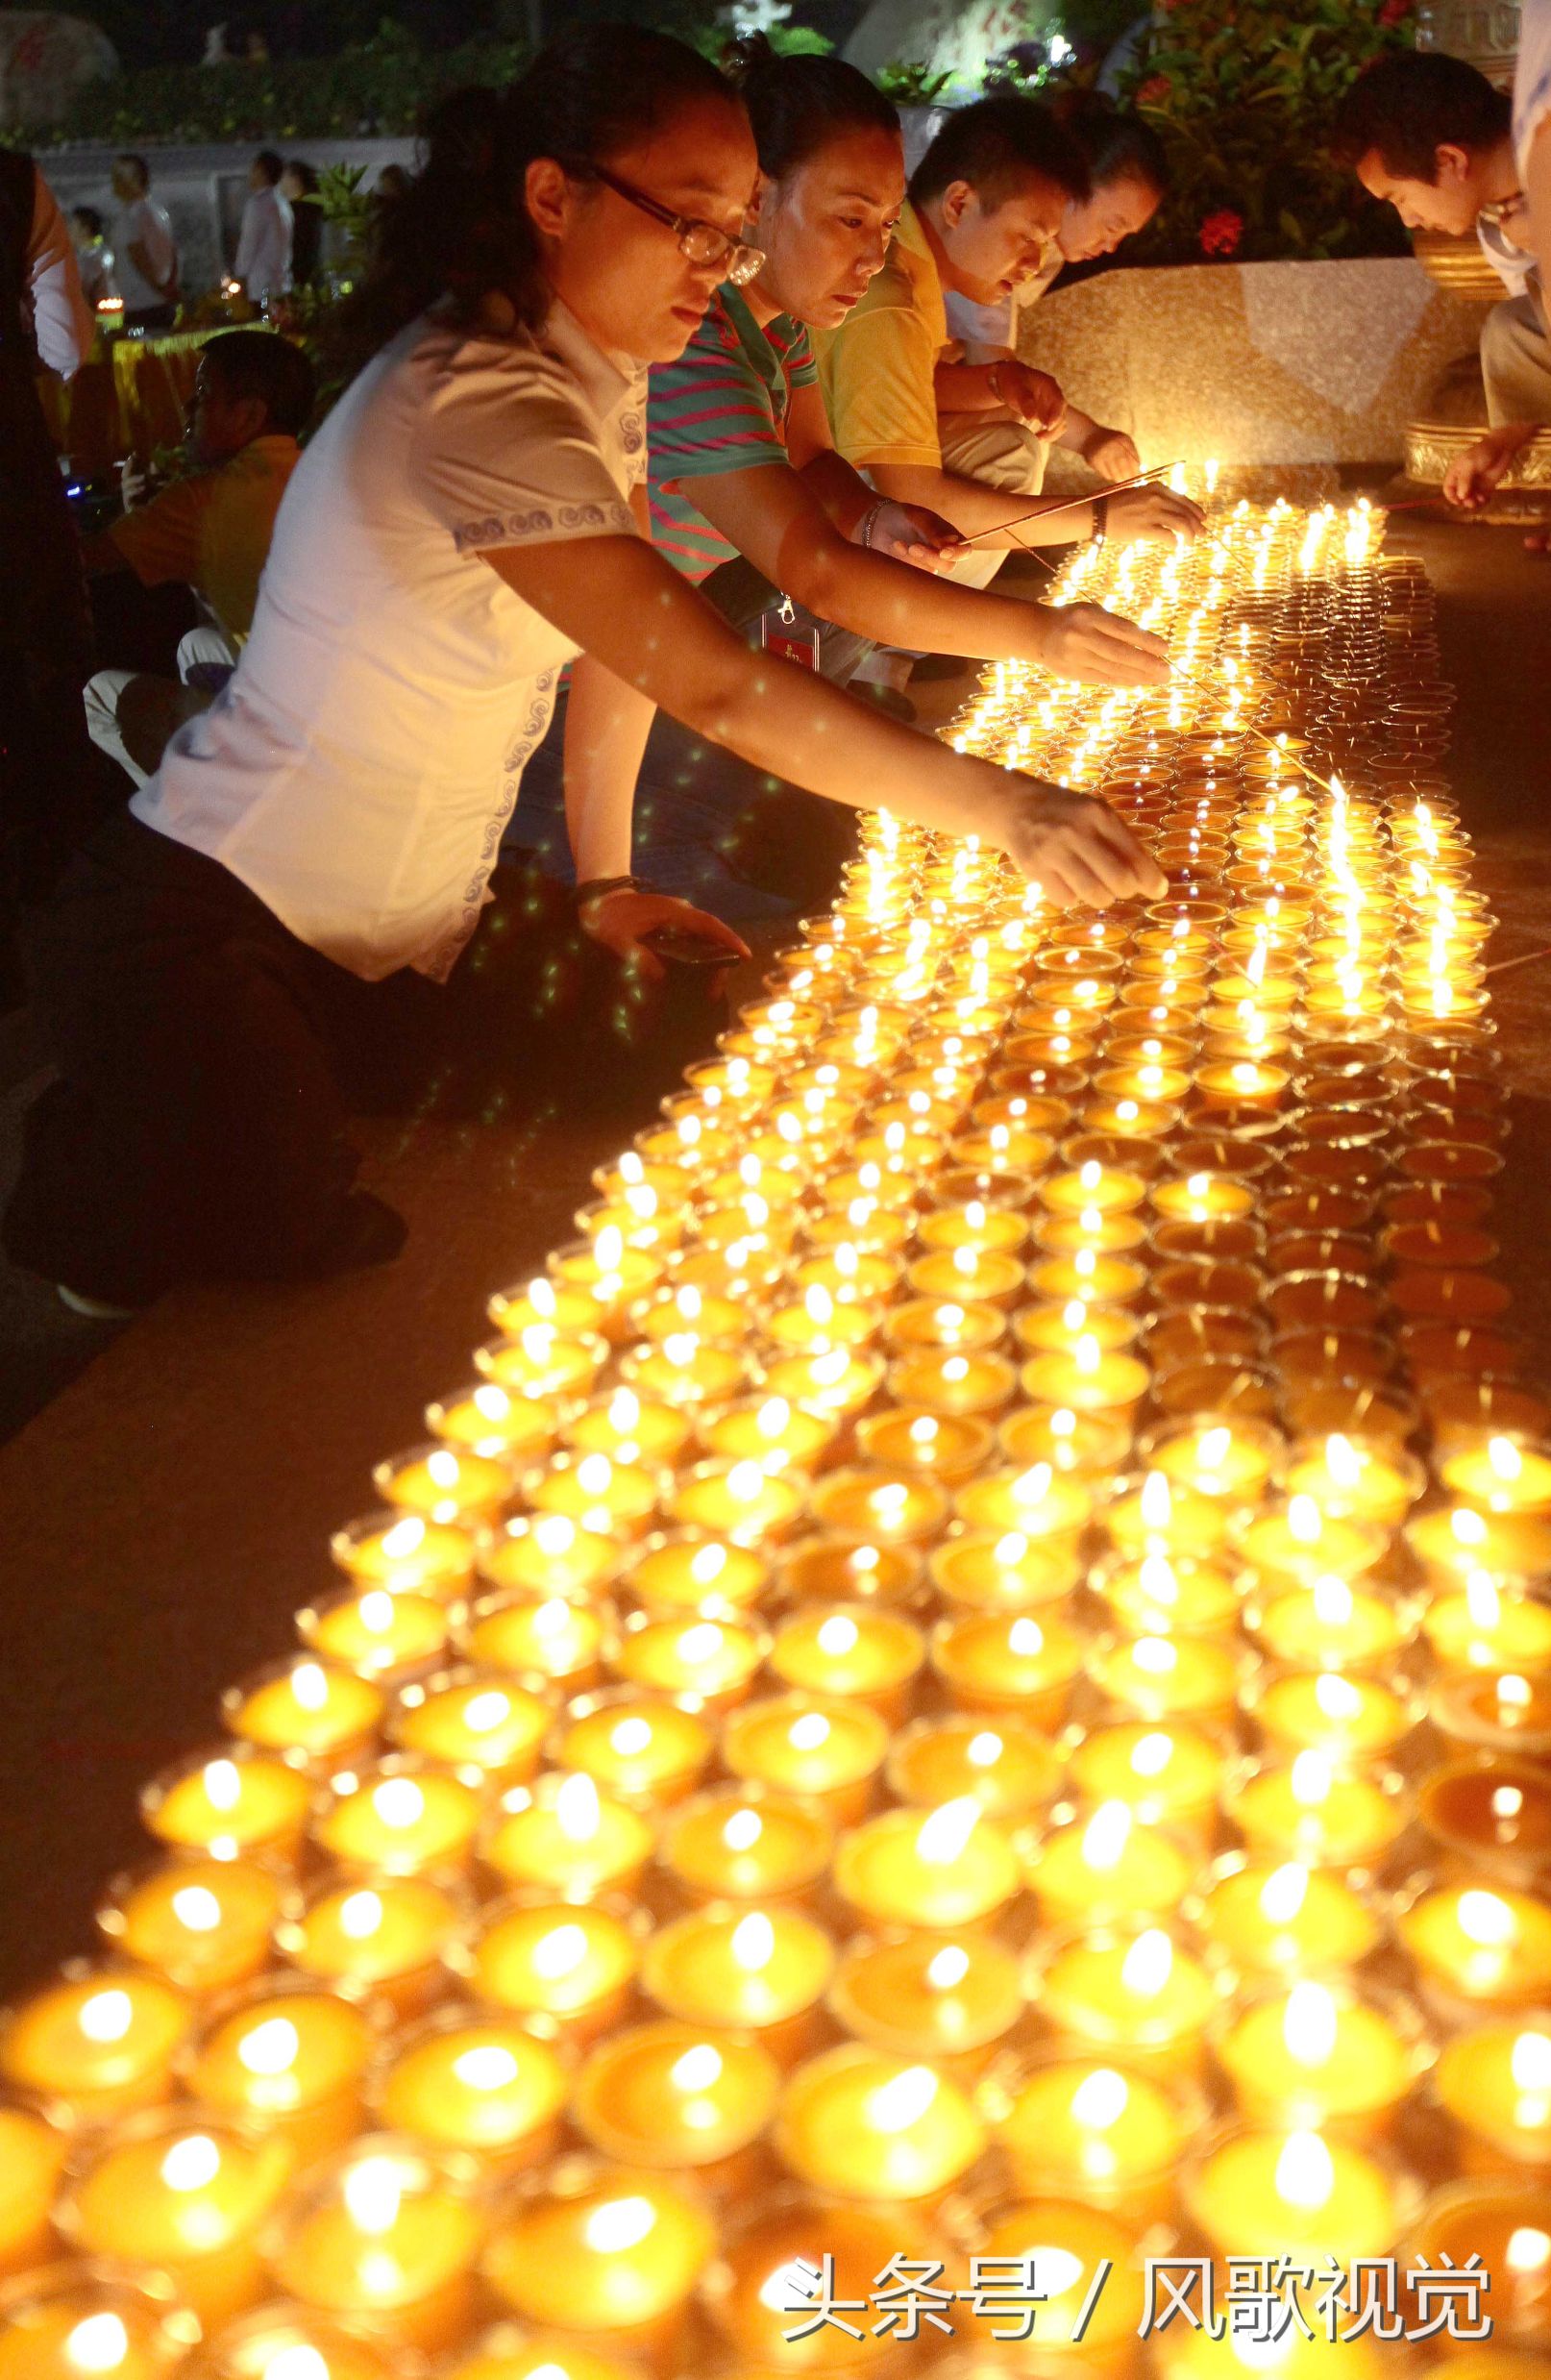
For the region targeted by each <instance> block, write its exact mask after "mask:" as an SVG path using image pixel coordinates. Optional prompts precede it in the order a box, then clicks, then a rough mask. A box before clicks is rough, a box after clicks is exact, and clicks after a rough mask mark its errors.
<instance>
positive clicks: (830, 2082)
mask: <svg viewBox="0 0 1551 2380" xmlns="http://www.w3.org/2000/svg"><path fill="white" fill-rule="evenodd" d="M984 2145H985V2132H984V2129H983V2127H982V2125H981V2122H980V2120H979V2118H978V2117H977V2116H976V2114H975V2112H974V2108H973V2106H972V2103H971V2101H970V2100H969V2099H968V2098H967V2097H966V2096H965V2095H964V2093H963V2092H962V2091H960V2090H959V2089H958V2088H957V2086H956V2085H955V2084H953V2083H952V2082H950V2081H948V2079H947V2077H946V2076H944V2075H941V2074H938V2073H936V2072H935V2071H934V2070H933V2069H932V2068H931V2067H929V2066H917V2065H911V2064H909V2063H907V2062H906V2060H904V2059H903V2058H899V2057H893V2056H890V2055H888V2054H887V2053H886V2052H884V2051H882V2050H877V2049H873V2048H870V2047H866V2046H860V2045H848V2046H846V2047H844V2048H840V2049H830V2050H826V2051H825V2053H824V2055H823V2056H821V2057H817V2058H810V2059H809V2060H808V2061H807V2062H806V2064H805V2065H803V2066H800V2067H799V2069H798V2070H797V2072H796V2073H795V2074H794V2075H793V2076H792V2078H791V2080H790V2082H789V2083H788V2084H787V2086H786V2090H785V2092H784V2094H783V2095H782V2099H781V2105H780V2110H779V2113H778V2115H777V2117H776V2120H775V2147H776V2151H777V2153H778V2155H779V2156H780V2158H781V2161H782V2163H783V2164H784V2165H785V2166H786V2167H787V2168H788V2169H789V2170H790V2171H792V2172H793V2173H795V2174H796V2175H797V2176H798V2178H799V2179H800V2180H801V2181H803V2182H805V2183H806V2184H807V2185H808V2186H809V2187H810V2188H811V2189H815V2190H822V2191H825V2192H829V2193H833V2194H835V2195H837V2196H839V2197H843V2198H902V2199H919V2198H934V2197H937V2196H939V2195H940V2194H942V2193H943V2192H944V2191H945V2190H948V2189H949V2188H950V2187H951V2186H952V2184H953V2183H955V2182H957V2181H958V2180H959V2179H960V2178H961V2177H962V2176H963V2175H964V2174H965V2173H967V2172H968V2170H969V2169H970V2168H971V2167H972V2165H973V2164H974V2162H975V2160H976V2159H977V2157H978V2156H979V2154H980V2152H981V2149H982V2148H983V2147H984Z"/></svg>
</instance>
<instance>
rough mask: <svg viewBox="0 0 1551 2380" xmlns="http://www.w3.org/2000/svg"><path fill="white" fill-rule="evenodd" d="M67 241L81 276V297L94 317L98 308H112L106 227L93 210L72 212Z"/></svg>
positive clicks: (114, 289)
mask: <svg viewBox="0 0 1551 2380" xmlns="http://www.w3.org/2000/svg"><path fill="white" fill-rule="evenodd" d="M70 237H71V239H72V240H73V241H74V243H75V260H76V265H77V267H78V269H79V271H80V274H81V294H82V296H83V297H84V298H85V299H86V304H87V305H88V306H89V307H90V309H91V310H92V312H93V314H95V313H96V311H97V310H98V308H99V307H101V306H111V305H112V303H113V302H114V300H115V299H116V298H117V296H118V284H117V282H116V281H115V280H114V279H113V252H112V250H111V248H110V247H109V245H108V226H107V224H106V223H105V222H104V220H103V218H102V216H101V215H100V214H99V213H98V212H97V210H96V208H95V207H72V208H71V210H70Z"/></svg>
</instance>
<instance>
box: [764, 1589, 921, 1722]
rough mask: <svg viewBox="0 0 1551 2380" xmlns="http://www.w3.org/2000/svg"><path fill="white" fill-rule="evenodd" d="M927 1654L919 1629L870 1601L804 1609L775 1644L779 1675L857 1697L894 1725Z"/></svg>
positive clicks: (805, 1689)
mask: <svg viewBox="0 0 1551 2380" xmlns="http://www.w3.org/2000/svg"><path fill="white" fill-rule="evenodd" d="M924 1658H925V1646H924V1643H923V1639H922V1634H921V1631H920V1629H919V1628H917V1627H916V1626H914V1625H913V1624H912V1623H911V1622H910V1621H908V1620H905V1619H902V1618H901V1617H900V1616H899V1613H897V1612H892V1611H878V1610H875V1609H874V1608H873V1607H872V1606H870V1605H868V1604H865V1603H853V1604H849V1605H845V1604H836V1605H832V1606H830V1607H829V1608H828V1609H825V1607H824V1606H823V1605H819V1606H816V1607H815V1608H814V1609H813V1610H811V1611H805V1612H801V1613H799V1614H798V1615H797V1617H796V1618H794V1619H791V1620H788V1621H787V1622H786V1623H785V1624H784V1625H783V1626H781V1627H779V1628H777V1630H776V1631H775V1637H774V1639H773V1640H772V1643H771V1649H770V1668H771V1673H772V1674H773V1675H774V1676H775V1677H778V1678H779V1679H780V1680H781V1681H782V1683H783V1684H784V1685H787V1686H790V1687H793V1688H795V1689H796V1690H797V1691H799V1692H800V1693H804V1694H818V1695H825V1696H827V1697H835V1698H845V1697H848V1696H855V1697H856V1698H858V1699H860V1700H862V1701H864V1702H866V1703H868V1704H869V1705H870V1706H871V1708H873V1709H874V1710H875V1711H876V1712H877V1713H878V1715H879V1717H880V1718H882V1719H884V1720H886V1721H888V1722H889V1723H891V1724H898V1723H899V1721H900V1720H902V1718H903V1716H904V1712H905V1707H906V1704H907V1701H908V1698H909V1693H910V1688H911V1686H912V1684H913V1682H914V1680H915V1678H916V1675H917V1673H919V1671H920V1669H921V1666H922V1663H923V1660H924Z"/></svg>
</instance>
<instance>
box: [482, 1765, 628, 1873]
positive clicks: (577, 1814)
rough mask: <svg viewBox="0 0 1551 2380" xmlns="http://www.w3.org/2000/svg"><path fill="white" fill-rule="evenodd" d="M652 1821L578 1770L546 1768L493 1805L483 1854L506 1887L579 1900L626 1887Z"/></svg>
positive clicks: (512, 1789) (513, 1788)
mask: <svg viewBox="0 0 1551 2380" xmlns="http://www.w3.org/2000/svg"><path fill="white" fill-rule="evenodd" d="M652 1840H653V1832H652V1824H651V1822H650V1821H649V1820H648V1819H647V1818H645V1817H644V1816H643V1815H642V1814H641V1812H640V1811H638V1810H634V1809H631V1808H630V1807H629V1805H628V1803H626V1802H623V1801H620V1800H618V1799H616V1798H615V1797H613V1796H612V1795H604V1794H600V1792H599V1791H598V1788H597V1786H596V1785H595V1784H594V1783H593V1780H592V1778H591V1777H590V1776H587V1775H585V1774H583V1773H581V1772H580V1771H578V1772H576V1773H574V1774H572V1775H569V1776H566V1775H563V1774H561V1773H559V1772H558V1771H556V1770H549V1771H546V1773H544V1774H543V1775H542V1776H540V1777H539V1778H538V1779H537V1781H536V1782H535V1783H534V1784H533V1785H531V1786H527V1785H518V1786H513V1787H512V1788H511V1789H510V1791H509V1792H507V1793H505V1794H504V1795H503V1796H502V1797H501V1800H500V1801H499V1803H498V1804H497V1807H496V1810H495V1812H494V1815H493V1818H492V1821H491V1824H490V1829H489V1832H488V1834H487V1835H486V1837H485V1841H484V1857H485V1860H486V1862H487V1863H488V1865H489V1866H490V1867H492V1868H493V1869H494V1870H495V1871H496V1872H497V1874H498V1875H502V1876H505V1878H506V1880H507V1882H508V1883H510V1884H526V1885H535V1886H541V1887H543V1888H544V1889H546V1890H549V1891H558V1892H561V1893H564V1894H565V1895H566V1897H568V1898H571V1899H576V1900H584V1899H588V1898H590V1897H592V1896H593V1895H595V1894H598V1893H603V1892H607V1891H625V1890H628V1889H629V1887H630V1886H632V1885H633V1884H634V1882H635V1880H636V1878H637V1877H638V1876H639V1875H640V1872H641V1870H642V1869H643V1867H644V1866H645V1865H646V1862H647V1859H648V1858H649V1856H650V1855H651V1851H652Z"/></svg>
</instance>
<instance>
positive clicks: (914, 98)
mask: <svg viewBox="0 0 1551 2380" xmlns="http://www.w3.org/2000/svg"><path fill="white" fill-rule="evenodd" d="M952 80H953V77H952V75H951V74H934V73H933V71H932V69H931V67H930V66H921V65H915V64H912V63H911V62H910V61H909V60H907V59H896V60H895V62H894V63H893V65H891V66H884V67H883V68H882V69H881V71H880V72H879V74H878V76H877V87H878V89H879V90H880V91H882V92H883V94H884V96H885V97H886V98H888V99H892V100H893V102H894V104H895V106H896V107H897V108H935V107H936V105H937V103H938V101H939V100H940V99H941V98H942V96H943V94H944V92H945V91H946V90H947V89H948V85H949V84H950V83H951V82H952Z"/></svg>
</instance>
